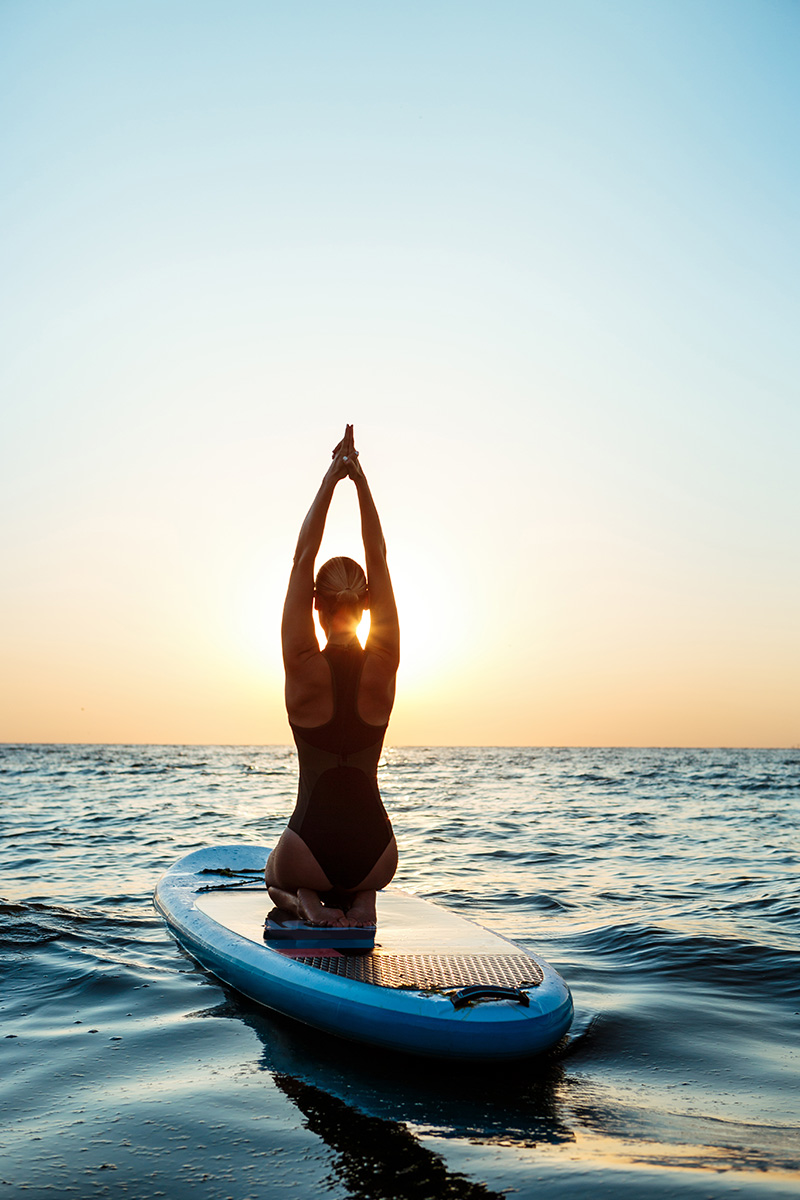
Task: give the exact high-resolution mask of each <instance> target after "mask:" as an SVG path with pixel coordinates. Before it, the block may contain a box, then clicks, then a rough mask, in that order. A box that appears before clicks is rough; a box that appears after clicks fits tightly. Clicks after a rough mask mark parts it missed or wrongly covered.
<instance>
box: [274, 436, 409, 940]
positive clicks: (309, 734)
mask: <svg viewBox="0 0 800 1200" xmlns="http://www.w3.org/2000/svg"><path fill="white" fill-rule="evenodd" d="M343 479H351V480H352V481H353V483H354V484H355V487H356V493H357V496H358V503H359V509H360V512H361V534H362V538H363V542H364V553H365V556H366V565H367V573H366V576H365V574H364V572H363V570H362V569H361V567H360V566H359V565H358V563H356V562H354V561H353V559H351V558H332V559H330V561H329V562H326V563H325V564H324V566H322V567H321V568H320V570H319V573H318V575H317V578H316V583H315V581H314V562H315V559H316V556H317V554H318V552H319V547H320V544H321V542H322V535H323V532H324V529H325V520H326V518H327V515H328V509H329V507H330V503H331V499H332V497H333V492H334V489H335V487H336V485H337V484H338V483H339V482H341V480H343ZM314 608H316V610H317V612H318V614H319V621H320V625H321V626H322V629H323V631H324V633H325V636H326V638H327V642H326V645H325V647H324V649H322V650H320V648H319V643H318V641H317V636H316V632H315V629H314V617H313V609H314ZM365 608H369V611H370V631H369V636H368V638H367V641H366V645H365V646H364V648H363V649H362V647H361V645H360V643H359V641H358V639H357V637H356V628H357V627H358V623H359V621H360V620H361V617H362V615H363V612H364V609H365ZM281 640H282V644H283V661H284V666H285V669H286V710H287V713H288V715H289V724H290V725H291V728H292V733H293V735H294V740H295V744H296V746H297V754H298V759H299V766H300V783H299V788H298V795H297V804H296V807H295V810H294V812H293V813H292V816H291V818H290V820H289V825H288V828H287V829H285V830H284V832H283V834H282V835H281V838H280V841H279V842H278V845H277V846H276V847H275V849H274V850H273V852H272V854H271V855H270V857H269V860H268V862H267V867H266V873H265V877H266V883H267V887H268V888H269V894H270V898H271V900H272V902H273V904H275V905H276V906H277V907H278V908H281V909H284V910H287V911H289V912H291V913H292V914H293V915H296V916H298V917H300V918H302V919H303V920H306V921H310V922H312V923H314V924H319V925H335V926H351V925H352V926H355V925H371V924H374V923H375V919H376V915H375V893H376V889H378V888H382V887H385V886H386V884H387V883H389V881H390V880H391V879H392V877H393V875H394V873H395V871H396V869H397V843H396V842H395V838H394V833H393V832H392V826H391V823H390V821H389V818H388V817H387V815H386V811H385V809H384V807H383V803H382V801H381V798H380V793H379V791H378V783H377V767H378V759H379V758H380V754H381V749H382V746H383V738H384V735H385V733H386V726H387V725H388V722H389V715H390V713H391V711H392V705H393V703H394V692H395V677H396V675H397V667H398V663H399V657H400V632H399V627H398V621H397V608H396V606H395V600H394V592H393V591H392V583H391V579H390V577H389V568H388V566H387V564H386V544H385V542H384V540H383V533H382V531H381V524H380V520H379V518H378V513H377V510H376V508H375V503H374V501H373V499H372V495H371V493H370V490H369V486H368V484H367V480H366V476H365V475H364V472H363V470H362V468H361V463H360V461H359V457H358V451H357V450H356V449H355V446H354V443H353V427H352V425H348V426H346V428H345V434H344V437H343V439H342V441H341V442H340V443H339V445H338V446H337V447H336V449H335V450H334V451H333V461H332V462H331V465H330V467H329V468H328V470H327V472H326V473H325V477H324V478H323V480H322V484H321V485H320V489H319V491H318V492H317V495H316V497H315V499H314V503H313V504H312V505H311V508H310V509H309V511H308V515H307V516H306V519H305V521H304V522H303V526H302V528H301V530H300V536H299V538H298V542H297V550H296V552H295V556H294V563H293V565H292V571H291V575H290V577H289V589H288V591H287V593H286V603H285V604H284V609H283V622H282V626H281Z"/></svg>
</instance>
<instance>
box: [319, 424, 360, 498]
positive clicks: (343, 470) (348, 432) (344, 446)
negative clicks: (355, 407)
mask: <svg viewBox="0 0 800 1200" xmlns="http://www.w3.org/2000/svg"><path fill="white" fill-rule="evenodd" d="M354 453H355V451H354V448H353V426H352V425H345V429H344V437H343V438H342V440H341V441H340V442H339V444H338V445H337V446H334V448H333V451H332V453H331V465H330V466H329V467H328V470H327V472H326V478H327V479H329V480H330V481H331V482H332V483H334V484H336V483H338V482H339V480H340V479H346V478H347V477H348V475H349V474H350V471H349V469H348V468H349V466H350V463H351V462H352V461H353V454H354Z"/></svg>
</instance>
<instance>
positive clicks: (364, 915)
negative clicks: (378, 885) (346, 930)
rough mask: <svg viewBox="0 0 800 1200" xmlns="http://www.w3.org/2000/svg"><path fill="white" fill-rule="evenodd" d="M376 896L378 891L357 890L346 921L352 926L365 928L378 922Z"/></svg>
mask: <svg viewBox="0 0 800 1200" xmlns="http://www.w3.org/2000/svg"><path fill="white" fill-rule="evenodd" d="M376 897H377V892H356V895H355V899H354V900H353V903H352V904H351V905H350V907H349V908H348V910H347V915H346V916H345V922H346V924H347V925H349V926H350V928H354V929H364V928H369V927H370V926H374V925H376V924H377V922H378V912H377V908H376Z"/></svg>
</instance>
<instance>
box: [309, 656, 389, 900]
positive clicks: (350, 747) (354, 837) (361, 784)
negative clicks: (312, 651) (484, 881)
mask: <svg viewBox="0 0 800 1200" xmlns="http://www.w3.org/2000/svg"><path fill="white" fill-rule="evenodd" d="M322 653H323V655H324V657H325V659H326V661H327V663H328V665H329V667H330V671H331V683H332V687H333V716H332V717H331V719H330V721H327V722H326V723H325V724H324V725H315V726H314V727H313V728H310V729H309V728H306V727H305V726H303V725H295V724H294V723H293V722H291V721H290V722H289V724H290V725H291V728H292V734H293V735H294V740H295V745H296V746H297V757H298V760H299V765H300V782H299V786H298V792H297V804H296V806H295V810H294V812H293V813H292V816H291V818H290V820H289V828H290V829H291V830H293V831H294V832H295V833H296V834H298V835H299V836H300V837H301V838H302V839H303V841H304V842H305V844H306V845H307V846H308V848H309V850H310V851H311V853H312V854H313V855H314V857H315V858H316V860H317V862H318V863H319V865H320V866H321V867H322V870H323V871H324V872H325V874H326V875H327V877H328V879H329V880H330V882H331V886H332V887H333V888H336V889H341V890H343V891H352V890H354V889H356V888H357V887H358V885H359V884H360V883H362V882H363V880H364V879H366V877H367V876H368V875H369V873H370V871H371V870H372V868H373V867H374V866H375V864H376V862H377V861H378V859H379V858H380V856H381V854H383V852H384V850H385V849H386V847H387V846H388V845H389V843H390V841H391V840H392V826H391V822H390V821H389V818H388V816H387V815H386V810H385V809H384V807H383V802H382V801H381V797H380V792H379V791H378V778H377V773H378V760H379V758H380V756H381V750H382V748H383V739H384V736H385V734H386V727H387V725H388V721H387V722H385V723H384V724H383V725H370V724H369V723H368V722H367V721H363V720H362V719H361V717H360V716H359V714H358V688H359V683H360V682H361V672H362V670H363V668H364V661H365V659H366V651H365V650H363V649H362V648H361V646H360V644H359V642H358V641H357V639H355V638H354V639H353V641H352V642H350V643H349V644H348V645H346V646H341V645H334V646H331V645H327V646H326V647H325V649H324V650H323V651H322Z"/></svg>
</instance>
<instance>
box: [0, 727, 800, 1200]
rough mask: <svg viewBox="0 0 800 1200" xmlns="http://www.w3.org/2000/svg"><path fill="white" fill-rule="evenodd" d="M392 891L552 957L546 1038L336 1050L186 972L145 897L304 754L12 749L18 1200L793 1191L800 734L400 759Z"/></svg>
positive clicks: (2, 858)
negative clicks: (504, 1052) (791, 746)
mask: <svg viewBox="0 0 800 1200" xmlns="http://www.w3.org/2000/svg"><path fill="white" fill-rule="evenodd" d="M381 786H382V791H383V794H384V798H385V801H386V806H387V808H388V809H389V811H390V813H391V816H392V818H393V821H394V824H395V828H396V832H397V835H398V841H399V843H400V849H401V859H400V870H399V872H398V875H397V878H396V883H398V884H399V885H401V886H403V887H406V888H408V889H410V890H412V891H415V892H417V893H418V894H420V895H422V896H425V897H428V898H430V899H434V900H436V901H438V902H440V903H443V904H445V905H447V906H449V907H451V908H452V909H454V910H456V911H458V912H461V913H465V914H467V915H472V916H474V917H475V918H477V919H479V920H480V921H481V922H482V923H484V924H486V925H489V926H490V927H492V928H493V929H496V930H497V931H499V932H500V933H502V934H505V935H507V936H509V937H511V938H514V939H516V940H518V941H520V942H522V943H523V945H525V946H528V947H529V948H531V949H537V950H539V951H541V952H542V953H543V954H544V956H545V957H546V958H548V959H549V960H550V961H551V962H552V963H553V964H554V965H555V966H556V967H558V969H559V970H560V971H561V973H562V974H563V975H564V977H565V978H566V980H567V981H568V983H569V984H570V987H571V989H572V992H573V996H574V999H575V1006H576V1017H575V1023H574V1026H573V1028H572V1030H571V1032H570V1034H569V1036H568V1037H567V1038H566V1039H565V1040H564V1042H563V1043H562V1044H561V1045H560V1046H559V1047H558V1048H557V1049H556V1050H555V1051H554V1052H552V1053H551V1054H549V1055H547V1056H545V1057H543V1058H541V1059H539V1060H535V1061H529V1062H525V1063H520V1064H516V1065H513V1066H511V1067H508V1066H506V1067H503V1068H474V1067H473V1068H459V1067H454V1066H450V1065H448V1066H446V1067H442V1066H441V1065H438V1064H436V1063H432V1062H424V1061H414V1060H410V1059H401V1058H398V1057H396V1056H391V1055H383V1054H380V1053H376V1052H375V1051H372V1050H368V1049H363V1048H359V1047H357V1046H352V1045H348V1044H347V1043H343V1042H339V1041H337V1039H331V1038H325V1037H323V1036H322V1035H319V1034H316V1033H314V1032H312V1031H309V1030H306V1029H304V1028H303V1027H301V1026H299V1025H296V1024H294V1023H293V1022H291V1021H288V1020H286V1019H283V1018H279V1017H277V1016H274V1015H271V1014H270V1013H269V1012H267V1011H265V1010H262V1009H259V1008H258V1007H257V1006H255V1005H253V1004H252V1003H250V1002H249V1001H247V1000H245V999H244V998H242V997H240V996H239V995H237V994H236V993H235V992H233V991H231V990H229V989H226V988H225V987H223V986H222V985H220V984H219V983H218V982H216V981H215V980H214V979H213V978H212V977H211V976H209V975H208V974H206V973H205V972H203V971H202V970H201V969H200V968H199V967H197V966H196V965H195V964H194V963H193V962H192V961H191V960H190V959H189V958H188V957H187V956H186V954H185V953H183V952H182V951H181V950H180V949H179V948H178V946H177V945H176V944H175V943H174V942H173V941H172V939H171V938H170V936H169V935H168V934H167V933H166V931H165V929H164V927H163V925H162V923H161V921H160V920H159V919H158V917H157V916H156V914H155V913H154V911H153V908H152V899H151V897H152V890H153V886H154V884H155V882H156V880H157V879H158V877H159V876H160V875H161V873H162V872H163V871H164V870H165V869H166V868H167V867H168V866H169V865H170V864H171V863H172V862H174V861H175V860H176V859H177V858H179V857H180V856H181V855H183V854H185V853H187V852H188V851H189V850H192V849H195V848H197V847H200V846H203V845H207V844H210V843H214V842H220V841H232V840H242V841H245V842H261V841H263V842H265V843H266V844H268V845H269V844H273V843H274V841H275V839H276V838H277V836H278V834H279V833H280V831H281V829H282V828H283V825H284V824H285V821H286V818H287V816H288V813H289V811H290V809H291V806H292V802H293V793H294V787H295V768H294V756H293V752H292V751H291V750H290V749H289V748H288V747H286V748H285V747H266V748H264V747H180V746H152V747H146V746H6V747H4V748H2V749H0V790H1V791H2V808H1V809H0V822H1V825H0V833H2V837H1V838H0V872H1V874H0V898H1V899H2V903H0V969H1V970H2V977H1V981H0V986H1V987H2V994H1V997H0V1015H2V1031H0V1053H1V1054H2V1059H1V1060H0V1152H1V1153H0V1200H2V1198H4V1197H8V1198H11V1197H15V1198H16V1197H17V1196H19V1197H25V1198H29V1200H38V1198H40V1197H41V1198H44V1197H51V1196H52V1195H54V1194H66V1195H68V1196H72V1197H77V1198H79V1200H84V1198H88V1197H95V1196H98V1197H100V1196H109V1197H127V1198H129V1200H138V1198H142V1200H145V1198H148V1200H149V1198H150V1197H157V1196H165V1197H168V1198H169V1200H183V1198H184V1197H186V1198H188V1197H192V1200H206V1198H208V1200H225V1198H226V1197H231V1198H232V1200H249V1198H252V1200H256V1198H258V1200H273V1198H283V1197H286V1198H287V1200H289V1198H292V1200H302V1198H304V1197H310V1196H328V1197H331V1198H332V1200H338V1198H345V1197H350V1198H353V1200H405V1198H408V1200H424V1198H426V1197H430V1198H431V1200H434V1198H435V1200H438V1198H440V1197H448V1198H464V1200H479V1198H484V1200H485V1198H490V1200H497V1198H498V1197H500V1196H506V1195H512V1196H515V1197H519V1198H520V1200H528V1198H530V1200H533V1198H534V1197H536V1198H537V1200H541V1198H542V1197H559V1198H565V1197H566V1198H570V1197H585V1196H588V1195H591V1196H592V1197H598V1196H599V1197H606V1196H608V1197H612V1196H613V1197H614V1198H615V1200H618V1198H619V1197H639V1196H645V1197H650V1196H653V1197H667V1196H676V1197H677V1196H681V1197H683V1196H689V1197H703V1198H706V1197H708V1198H715V1197H729V1196H736V1197H739V1198H744V1200H747V1198H754V1200H755V1198H756V1197H758V1198H761V1197H765V1198H766V1197H784V1196H785V1197H789V1196H797V1195H798V1194H799V1193H800V1112H799V1110H800V1069H799V1066H800V1064H799V1062H798V1045H799V1044H800V946H799V945H798V924H799V923H798V916H799V915H800V889H799V887H798V885H799V884H800V873H799V872H798V865H799V863H800V854H799V853H798V850H799V846H798V808H799V807H800V752H798V751H797V750H618V749H613V750H612V749H609V750H594V749H586V750H577V749H476V748H469V749H440V748H437V749H408V748H391V747H390V748H388V749H387V750H386V752H385V756H384V760H383V763H382V766H381Z"/></svg>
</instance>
